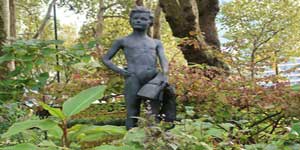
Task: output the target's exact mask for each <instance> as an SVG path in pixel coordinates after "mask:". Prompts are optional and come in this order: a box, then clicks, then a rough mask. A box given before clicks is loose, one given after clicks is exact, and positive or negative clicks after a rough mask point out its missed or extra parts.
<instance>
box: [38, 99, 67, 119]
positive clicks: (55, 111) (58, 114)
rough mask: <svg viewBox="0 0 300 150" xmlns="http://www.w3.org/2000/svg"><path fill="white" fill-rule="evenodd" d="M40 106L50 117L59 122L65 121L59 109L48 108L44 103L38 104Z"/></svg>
mask: <svg viewBox="0 0 300 150" xmlns="http://www.w3.org/2000/svg"><path fill="white" fill-rule="evenodd" d="M40 105H41V106H42V107H43V108H44V109H46V110H48V111H49V113H50V114H51V115H52V116H55V117H57V118H59V119H61V120H64V119H66V116H65V115H64V114H63V112H62V111H61V110H60V109H59V108H52V107H50V106H49V105H47V104H45V103H42V102H41V103H40Z"/></svg>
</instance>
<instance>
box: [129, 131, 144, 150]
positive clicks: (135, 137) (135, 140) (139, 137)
mask: <svg viewBox="0 0 300 150" xmlns="http://www.w3.org/2000/svg"><path fill="white" fill-rule="evenodd" d="M145 137H146V135H145V131H144V130H143V129H141V128H133V129H131V130H129V131H128V132H127V134H126V135H125V136H124V143H125V144H128V145H135V146H137V147H142V146H143V143H144V139H145Z"/></svg>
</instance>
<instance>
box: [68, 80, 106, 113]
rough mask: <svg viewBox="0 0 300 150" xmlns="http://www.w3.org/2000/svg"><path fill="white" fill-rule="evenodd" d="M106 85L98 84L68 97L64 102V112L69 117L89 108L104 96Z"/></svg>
mask: <svg viewBox="0 0 300 150" xmlns="http://www.w3.org/2000/svg"><path fill="white" fill-rule="evenodd" d="M105 88H106V86H102V85H100V86H96V87H92V88H89V89H86V90H84V91H82V92H80V93H79V94H77V95H75V96H74V97H72V98H70V99H68V100H67V101H66V102H65V103H64V104H63V112H64V114H65V115H66V116H67V117H71V116H72V115H75V114H77V113H79V112H80V111H82V110H84V109H86V108H88V107H89V106H90V105H91V104H92V103H93V102H94V101H95V100H97V99H100V98H102V97H103V93H104V91H105Z"/></svg>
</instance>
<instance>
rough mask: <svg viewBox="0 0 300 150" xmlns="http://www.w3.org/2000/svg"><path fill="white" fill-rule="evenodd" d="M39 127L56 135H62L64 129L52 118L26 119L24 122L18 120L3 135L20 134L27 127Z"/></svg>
mask: <svg viewBox="0 0 300 150" xmlns="http://www.w3.org/2000/svg"><path fill="white" fill-rule="evenodd" d="M33 127H37V128H40V129H41V130H47V131H48V133H49V134H51V135H53V136H55V137H61V136H62V130H61V129H60V127H59V126H58V125H57V123H56V122H54V121H52V120H48V119H46V120H26V121H23V122H18V123H15V124H13V125H12V126H11V127H10V128H9V129H8V131H7V132H6V133H4V134H3V135H2V138H7V137H10V136H12V135H15V134H18V133H20V132H23V131H25V130H27V129H30V128H33Z"/></svg>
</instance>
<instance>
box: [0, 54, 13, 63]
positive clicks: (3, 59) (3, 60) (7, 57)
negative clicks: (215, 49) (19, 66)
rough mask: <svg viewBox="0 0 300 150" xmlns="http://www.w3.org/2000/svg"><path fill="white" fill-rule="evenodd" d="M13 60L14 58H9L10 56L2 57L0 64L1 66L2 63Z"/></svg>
mask: <svg viewBox="0 0 300 150" xmlns="http://www.w3.org/2000/svg"><path fill="white" fill-rule="evenodd" d="M13 59H14V57H13V56H11V55H10V54H6V55H3V56H1V57H0V64H2V63H3V62H6V61H10V60H13Z"/></svg>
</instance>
